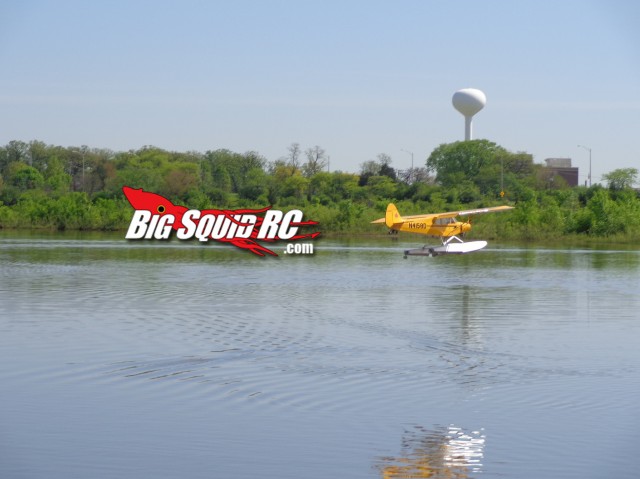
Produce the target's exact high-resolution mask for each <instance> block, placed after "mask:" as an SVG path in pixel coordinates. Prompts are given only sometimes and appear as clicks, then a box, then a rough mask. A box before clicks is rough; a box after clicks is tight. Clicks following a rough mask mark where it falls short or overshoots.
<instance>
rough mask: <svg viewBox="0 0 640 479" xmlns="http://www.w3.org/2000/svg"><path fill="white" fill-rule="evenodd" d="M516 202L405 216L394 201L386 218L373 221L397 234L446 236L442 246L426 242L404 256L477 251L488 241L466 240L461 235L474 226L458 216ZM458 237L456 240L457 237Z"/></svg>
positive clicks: (499, 208) (406, 252)
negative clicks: (459, 219)
mask: <svg viewBox="0 0 640 479" xmlns="http://www.w3.org/2000/svg"><path fill="white" fill-rule="evenodd" d="M512 209H513V206H494V207H492V208H478V209H474V210H466V211H464V210H461V211H449V212H446V213H430V214H425V215H412V216H401V215H400V213H399V212H398V208H396V206H395V205H394V204H393V203H389V205H388V206H387V213H386V215H385V217H384V218H380V219H377V220H374V221H372V222H371V223H375V224H381V223H384V224H385V225H387V228H389V233H392V234H397V233H398V231H406V232H409V233H418V234H423V235H427V236H433V237H437V238H442V246H431V247H430V246H426V245H425V246H423V247H422V248H418V249H410V250H405V252H404V257H405V258H406V257H407V256H409V255H417V256H437V255H439V254H462V253H470V252H472V251H477V250H479V249H482V248H484V247H485V246H487V242H486V241H469V242H466V243H465V242H464V241H462V240H461V239H460V238H459V237H458V236H462V235H463V234H464V233H466V232H467V231H469V230H470V229H471V221H470V219H467V221H457V220H456V217H457V216H467V217H469V216H473V215H477V214H481V213H493V212H498V211H507V210H512ZM454 239H455V240H457V243H454V242H453V240H454Z"/></svg>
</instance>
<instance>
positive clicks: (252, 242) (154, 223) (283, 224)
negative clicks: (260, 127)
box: [122, 186, 320, 256]
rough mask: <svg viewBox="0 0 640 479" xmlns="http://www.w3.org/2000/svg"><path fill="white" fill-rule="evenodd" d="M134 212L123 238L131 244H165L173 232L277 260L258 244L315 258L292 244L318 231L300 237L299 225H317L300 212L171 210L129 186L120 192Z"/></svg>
mask: <svg viewBox="0 0 640 479" xmlns="http://www.w3.org/2000/svg"><path fill="white" fill-rule="evenodd" d="M122 191H123V193H124V195H125V196H126V198H127V200H129V203H131V206H133V208H134V210H135V212H134V213H133V217H132V218H131V223H130V224H129V229H128V230H127V234H126V236H125V238H126V239H129V240H141V239H156V240H167V239H169V238H170V237H171V233H172V232H173V231H175V232H176V233H175V236H176V237H177V238H178V239H180V240H189V239H193V238H197V239H198V240H199V241H201V242H207V241H209V240H214V241H220V242H222V243H230V244H232V245H233V246H236V247H238V248H240V249H244V250H247V251H250V252H252V253H254V254H256V255H258V256H264V255H265V254H270V255H272V256H278V255H277V254H276V253H275V252H274V251H272V250H271V249H269V248H267V247H265V246H263V245H262V244H260V243H273V242H275V241H289V243H288V244H287V245H286V247H285V250H284V253H285V254H313V243H293V242H295V241H299V240H303V239H315V238H317V237H318V236H319V235H320V232H319V231H318V232H314V233H299V229H300V228H301V227H303V226H315V225H317V224H318V223H317V222H316V221H303V217H304V214H303V213H302V211H300V210H291V211H288V212H286V213H285V212H283V211H280V210H273V209H271V206H267V207H265V208H262V209H237V210H216V209H213V210H194V209H189V208H187V207H186V206H180V205H174V204H173V203H172V202H171V201H169V200H168V199H167V198H165V197H163V196H160V195H157V194H155V193H151V192H149V191H144V190H143V189H142V188H139V189H134V188H130V187H128V186H124V187H123V188H122Z"/></svg>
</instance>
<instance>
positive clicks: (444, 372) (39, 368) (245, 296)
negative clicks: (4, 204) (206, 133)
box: [0, 232, 640, 479]
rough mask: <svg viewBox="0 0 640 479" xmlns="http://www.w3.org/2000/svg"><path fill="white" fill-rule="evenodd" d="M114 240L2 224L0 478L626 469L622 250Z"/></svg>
mask: <svg viewBox="0 0 640 479" xmlns="http://www.w3.org/2000/svg"><path fill="white" fill-rule="evenodd" d="M123 236H124V235H123V234H121V235H115V236H91V237H88V236H78V235H76V236H72V235H52V236H38V235H32V236H17V235H16V234H15V233H8V232H0V315H1V316H0V384H1V386H0V405H1V407H0V477H2V478H47V479H49V478H64V479H68V478H88V477H91V478H115V477H117V478H154V479H156V478H177V477H185V478H223V479H226V478H230V479H231V478H233V479H235V478H247V479H249V478H251V479H255V478H278V479H283V478H292V479H293V478H295V479H299V478H306V479H308V478H318V479H319V478H323V479H325V478H349V479H358V478H382V477H386V478H408V477H411V478H416V477H443V478H444V477H447V478H450V477H456V478H462V477H482V478H541V477H546V478H551V477H553V478H622V477H638V476H639V475H640V467H639V466H638V460H637V458H638V453H639V452H640V447H639V444H640V294H639V293H640V249H627V250H615V251H607V250H597V249H569V248H566V249H561V248H558V249H549V248H533V247H529V248H522V247H500V246H498V245H496V244H491V243H490V244H489V246H488V248H487V249H485V250H483V251H480V252H478V253H473V254H470V255H465V256H445V257H437V258H428V257H410V258H408V259H406V260H405V259H403V258H402V251H403V249H405V248H407V247H415V246H416V245H417V244H416V243H412V242H411V241H415V238H411V237H406V238H405V237H402V238H400V239H397V238H396V239H392V238H381V239H375V240H374V239H371V240H360V241H347V240H345V241H340V240H324V239H321V240H318V241H316V242H315V243H314V244H315V254H314V255H312V256H293V255H280V256H279V257H278V258H272V257H266V258H260V257H257V256H254V255H252V254H250V253H248V252H245V251H240V250H238V249H235V248H233V247H231V246H224V245H213V244H206V245H201V244H197V243H190V242H159V241H149V242H137V243H133V242H127V241H126V240H124V239H123ZM418 241H419V240H418Z"/></svg>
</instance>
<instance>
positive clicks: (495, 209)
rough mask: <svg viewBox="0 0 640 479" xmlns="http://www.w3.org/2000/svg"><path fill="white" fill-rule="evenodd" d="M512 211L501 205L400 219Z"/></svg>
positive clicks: (508, 207) (408, 218)
mask: <svg viewBox="0 0 640 479" xmlns="http://www.w3.org/2000/svg"><path fill="white" fill-rule="evenodd" d="M512 209H513V206H506V205H503V206H493V207H490V208H477V209H473V210H461V211H448V212H445V213H428V214H423V215H410V216H402V219H403V220H404V221H411V220H424V219H429V218H433V219H436V218H455V217H456V216H471V215H478V214H482V213H495V212H499V211H507V210H512ZM384 222H385V218H379V219H377V220H374V221H372V222H371V223H373V224H377V223H384Z"/></svg>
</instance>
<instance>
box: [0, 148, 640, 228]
mask: <svg viewBox="0 0 640 479" xmlns="http://www.w3.org/2000/svg"><path fill="white" fill-rule="evenodd" d="M327 162H328V157H327V155H326V153H325V151H324V150H323V149H322V148H321V147H319V146H316V147H313V148H308V149H306V150H304V151H303V150H302V149H301V147H300V145H299V144H297V143H293V144H292V145H290V146H289V148H288V149H287V150H286V153H285V155H284V156H283V157H282V158H279V159H277V160H275V161H268V160H267V159H266V158H264V157H262V156H261V155H260V154H258V153H256V152H247V153H242V154H241V153H236V152H232V151H228V150H212V151H207V152H205V153H200V152H191V151H190V152H171V151H166V150H163V149H160V148H155V147H150V146H145V147H143V148H140V149H138V150H134V151H128V152H114V151H110V150H104V149H96V148H89V147H87V146H81V147H61V146H53V145H46V144H44V143H42V142H39V141H31V142H29V143H26V142H21V141H11V142H9V143H8V144H6V145H4V146H3V147H1V148H0V227H2V228H49V229H59V230H64V229H79V230H119V229H125V228H126V227H127V226H128V224H129V221H130V219H131V213H132V210H131V206H130V205H129V203H128V202H127V201H126V199H125V198H124V195H123V194H122V186H125V185H126V186H131V187H134V188H143V189H144V190H146V191H151V192H154V193H158V194H160V195H163V196H165V197H167V198H169V199H170V200H171V201H173V202H174V203H176V204H181V205H184V206H187V207H190V208H197V209H207V208H228V209H235V208H244V207H264V206H266V205H273V207H275V208H279V209H288V208H294V207H296V208H300V209H302V210H303V211H304V212H305V215H306V216H307V217H308V218H309V219H313V220H316V221H319V222H320V223H321V231H323V232H325V233H331V232H345V233H350V232H353V233H362V232H377V233H381V232H383V230H381V229H380V228H379V227H378V228H376V227H375V226H372V225H370V224H369V222H370V221H371V220H372V219H375V218H379V217H381V216H384V212H385V209H386V205H387V203H388V202H390V201H393V202H395V203H396V204H397V206H398V208H399V209H400V211H401V213H402V214H416V213H425V212H439V211H448V210H457V209H468V208H471V207H481V206H492V205H497V204H503V203H504V204H512V205H515V206H516V209H515V210H513V211H512V212H509V213H505V214H500V215H488V217H485V218H482V220H481V221H478V223H477V225H476V226H475V227H474V230H473V233H475V234H476V235H483V236H484V237H487V238H491V237H502V238H506V239H539V238H549V237H558V236H561V235H571V234H575V235H583V236H593V237H616V238H621V239H630V238H637V237H638V236H639V235H640V200H639V198H638V195H637V193H636V191H635V190H633V189H632V188H631V186H632V185H633V183H634V182H635V180H636V178H637V170H635V169H633V168H628V169H625V170H615V171H613V172H611V173H610V174H609V175H607V179H608V183H609V184H608V187H603V186H600V185H595V186H593V187H590V188H586V187H573V188H570V187H568V186H567V184H566V183H565V182H564V181H563V180H562V178H561V177H559V176H557V175H555V174H554V173H553V171H551V170H549V169H546V168H544V167H542V166H541V165H539V164H535V163H534V162H533V159H532V157H531V155H529V154H526V153H522V152H518V153H512V152H509V151H507V150H505V149H504V148H502V147H500V146H498V145H496V144H495V143H492V142H489V141H487V140H474V141H468V142H456V143H450V144H444V145H441V146H439V147H438V148H436V149H435V150H434V151H433V152H432V154H431V155H430V156H429V158H428V159H427V160H426V163H425V166H421V167H417V168H412V169H408V170H397V169H395V168H393V167H392V160H391V157H389V156H388V155H386V154H380V155H378V157H377V158H376V159H375V160H370V161H367V162H365V163H363V164H362V165H361V167H360V171H359V172H358V173H346V172H341V171H332V172H329V171H327ZM502 192H504V194H501V193H502Z"/></svg>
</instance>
